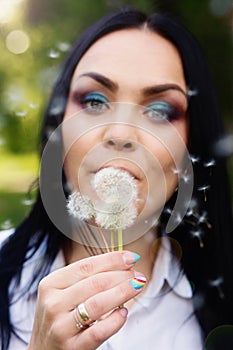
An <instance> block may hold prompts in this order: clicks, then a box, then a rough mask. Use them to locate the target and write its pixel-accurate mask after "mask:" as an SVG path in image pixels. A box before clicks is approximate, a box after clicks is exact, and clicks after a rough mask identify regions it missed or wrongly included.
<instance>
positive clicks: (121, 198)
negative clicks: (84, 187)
mask: <svg viewBox="0 0 233 350" xmlns="http://www.w3.org/2000/svg"><path fill="white" fill-rule="evenodd" d="M92 186H93V188H94V189H95V191H96V193H97V195H98V196H99V198H100V199H101V200H103V201H104V202H105V203H114V202H117V203H122V205H123V206H124V205H125V204H126V205H127V202H128V201H129V202H130V201H132V200H136V197H137V186H136V183H135V180H134V178H133V177H132V176H131V175H130V174H129V173H128V172H126V171H123V170H120V169H116V168H112V167H110V168H104V169H101V170H100V171H98V172H97V173H96V174H95V177H94V179H93V183H92Z"/></svg>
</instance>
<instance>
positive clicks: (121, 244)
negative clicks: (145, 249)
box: [118, 228, 123, 250]
mask: <svg viewBox="0 0 233 350" xmlns="http://www.w3.org/2000/svg"><path fill="white" fill-rule="evenodd" d="M118 250H123V232H122V229H121V228H118Z"/></svg>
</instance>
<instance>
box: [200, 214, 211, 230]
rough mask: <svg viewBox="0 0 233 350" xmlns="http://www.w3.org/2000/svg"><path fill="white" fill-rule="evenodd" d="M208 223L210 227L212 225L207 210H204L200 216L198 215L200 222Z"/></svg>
mask: <svg viewBox="0 0 233 350" xmlns="http://www.w3.org/2000/svg"><path fill="white" fill-rule="evenodd" d="M202 223H204V224H206V226H207V227H208V228H211V227H212V225H211V224H210V223H209V222H208V219H207V212H206V211H204V212H203V213H202V214H201V215H200V216H199V217H198V224H202Z"/></svg>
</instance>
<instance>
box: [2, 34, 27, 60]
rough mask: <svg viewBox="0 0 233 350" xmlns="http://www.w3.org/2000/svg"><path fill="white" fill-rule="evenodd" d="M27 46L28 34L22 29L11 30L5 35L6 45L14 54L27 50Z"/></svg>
mask: <svg viewBox="0 0 233 350" xmlns="http://www.w3.org/2000/svg"><path fill="white" fill-rule="evenodd" d="M29 46H30V39H29V36H28V35H27V34H26V33H25V32H24V31H22V30H13V31H11V32H10V33H9V34H8V35H7V37H6V47H7V48H8V50H9V51H10V52H12V53H14V54H16V55H18V54H22V53H24V52H25V51H27V49H28V48H29Z"/></svg>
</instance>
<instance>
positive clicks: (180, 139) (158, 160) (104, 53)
mask: <svg viewBox="0 0 233 350" xmlns="http://www.w3.org/2000/svg"><path fill="white" fill-rule="evenodd" d="M186 111H187V98H186V83H185V78H184V74H183V67H182V62H181V59H180V56H179V53H178V51H177V49H176V48H175V46H173V45H172V44H171V43H170V42H169V41H167V40H166V39H164V38H163V37H161V36H160V35H158V34H156V33H154V32H152V31H150V30H147V29H126V30H121V31H116V32H113V33H111V34H108V35H106V36H104V37H103V38H101V39H100V40H98V41H97V42H95V43H94V44H93V45H92V46H91V47H90V48H89V50H88V51H87V52H86V53H85V54H84V55H83V57H82V59H81V60H80V61H79V63H78V65H77V67H76V69H75V72H74V74H73V78H72V82H71V86H70V93H69V97H68V103H67V107H66V111H65V115H64V122H65V123H64V125H67V126H68V125H69V124H70V127H67V128H66V127H65V128H64V130H65V129H67V131H63V139H64V148H65V153H66V157H65V163H64V167H65V173H66V176H67V179H68V181H69V184H70V186H71V188H72V190H79V191H80V192H82V193H85V194H87V195H89V196H92V195H93V194H92V189H91V185H90V184H91V182H92V180H93V177H94V175H95V174H96V172H97V171H98V170H99V169H101V168H104V167H109V166H111V167H115V168H120V169H124V170H126V171H128V172H129V173H130V174H131V175H133V177H134V178H135V181H136V183H137V187H138V199H139V200H138V202H137V206H138V210H139V212H142V211H143V210H144V209H145V208H146V210H145V212H144V215H143V217H144V218H145V217H146V216H149V215H151V214H153V212H154V211H156V210H158V209H159V208H161V207H162V206H163V205H164V204H165V202H166V201H167V200H168V199H169V198H170V197H171V195H172V194H173V192H174V191H175V189H176V187H177V173H178V171H177V169H178V168H179V167H180V166H181V162H182V159H183V156H184V152H185V145H186V143H187V119H186ZM71 121H72V122H71ZM69 133H70V134H73V133H74V134H75V133H77V134H76V136H75V137H74V136H70V134H69ZM71 139H72V142H71V141H70V140H71ZM175 169H176V170H175ZM146 204H147V205H146Z"/></svg>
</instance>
